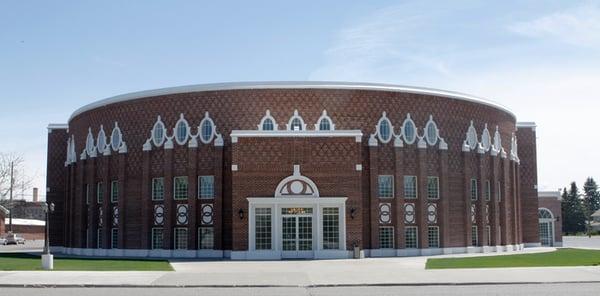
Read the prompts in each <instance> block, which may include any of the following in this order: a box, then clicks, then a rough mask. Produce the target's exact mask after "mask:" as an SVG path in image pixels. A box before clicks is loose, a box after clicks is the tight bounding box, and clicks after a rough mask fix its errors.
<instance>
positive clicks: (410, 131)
mask: <svg viewBox="0 0 600 296" xmlns="http://www.w3.org/2000/svg"><path fill="white" fill-rule="evenodd" d="M402 136H403V137H404V141H405V142H406V144H412V143H414V142H415V140H416V139H417V127H416V125H415V122H414V121H413V120H412V118H411V117H410V113H409V114H407V115H406V119H405V120H404V123H402Z"/></svg>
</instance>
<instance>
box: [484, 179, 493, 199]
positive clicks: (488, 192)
mask: <svg viewBox="0 0 600 296" xmlns="http://www.w3.org/2000/svg"><path fill="white" fill-rule="evenodd" d="M491 198H492V184H491V183H490V180H485V200H486V201H489V200H490V199H491Z"/></svg>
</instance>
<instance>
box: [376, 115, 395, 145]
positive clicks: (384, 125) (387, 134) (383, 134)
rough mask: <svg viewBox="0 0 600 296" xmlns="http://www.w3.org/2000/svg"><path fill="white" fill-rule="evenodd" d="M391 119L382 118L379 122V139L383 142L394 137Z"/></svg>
mask: <svg viewBox="0 0 600 296" xmlns="http://www.w3.org/2000/svg"><path fill="white" fill-rule="evenodd" d="M390 130H391V128H390V121H389V120H388V119H387V118H382V120H381V121H380V122H379V139H381V141H382V142H389V141H390V139H391V138H392V132H391V131H390Z"/></svg>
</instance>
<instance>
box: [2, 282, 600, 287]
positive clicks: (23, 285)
mask: <svg viewBox="0 0 600 296" xmlns="http://www.w3.org/2000/svg"><path fill="white" fill-rule="evenodd" d="M549 284H600V280H598V281H559V282H468V283H379V284H377V283H376V284H317V285H176V284H173V285H168V284H159V285H153V284H151V285H128V284H116V285H114V284H107V285H103V284H0V288H309V289H310V288H344V287H349V288H351V287H425V286H498V285H549Z"/></svg>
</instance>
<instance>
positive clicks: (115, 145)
mask: <svg viewBox="0 0 600 296" xmlns="http://www.w3.org/2000/svg"><path fill="white" fill-rule="evenodd" d="M115 140H116V141H115ZM122 144H123V133H122V132H121V129H120V128H119V124H118V123H117V122H116V121H115V127H114V128H113V130H112V133H110V147H111V148H112V150H113V151H118V150H119V148H121V145H122Z"/></svg>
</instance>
